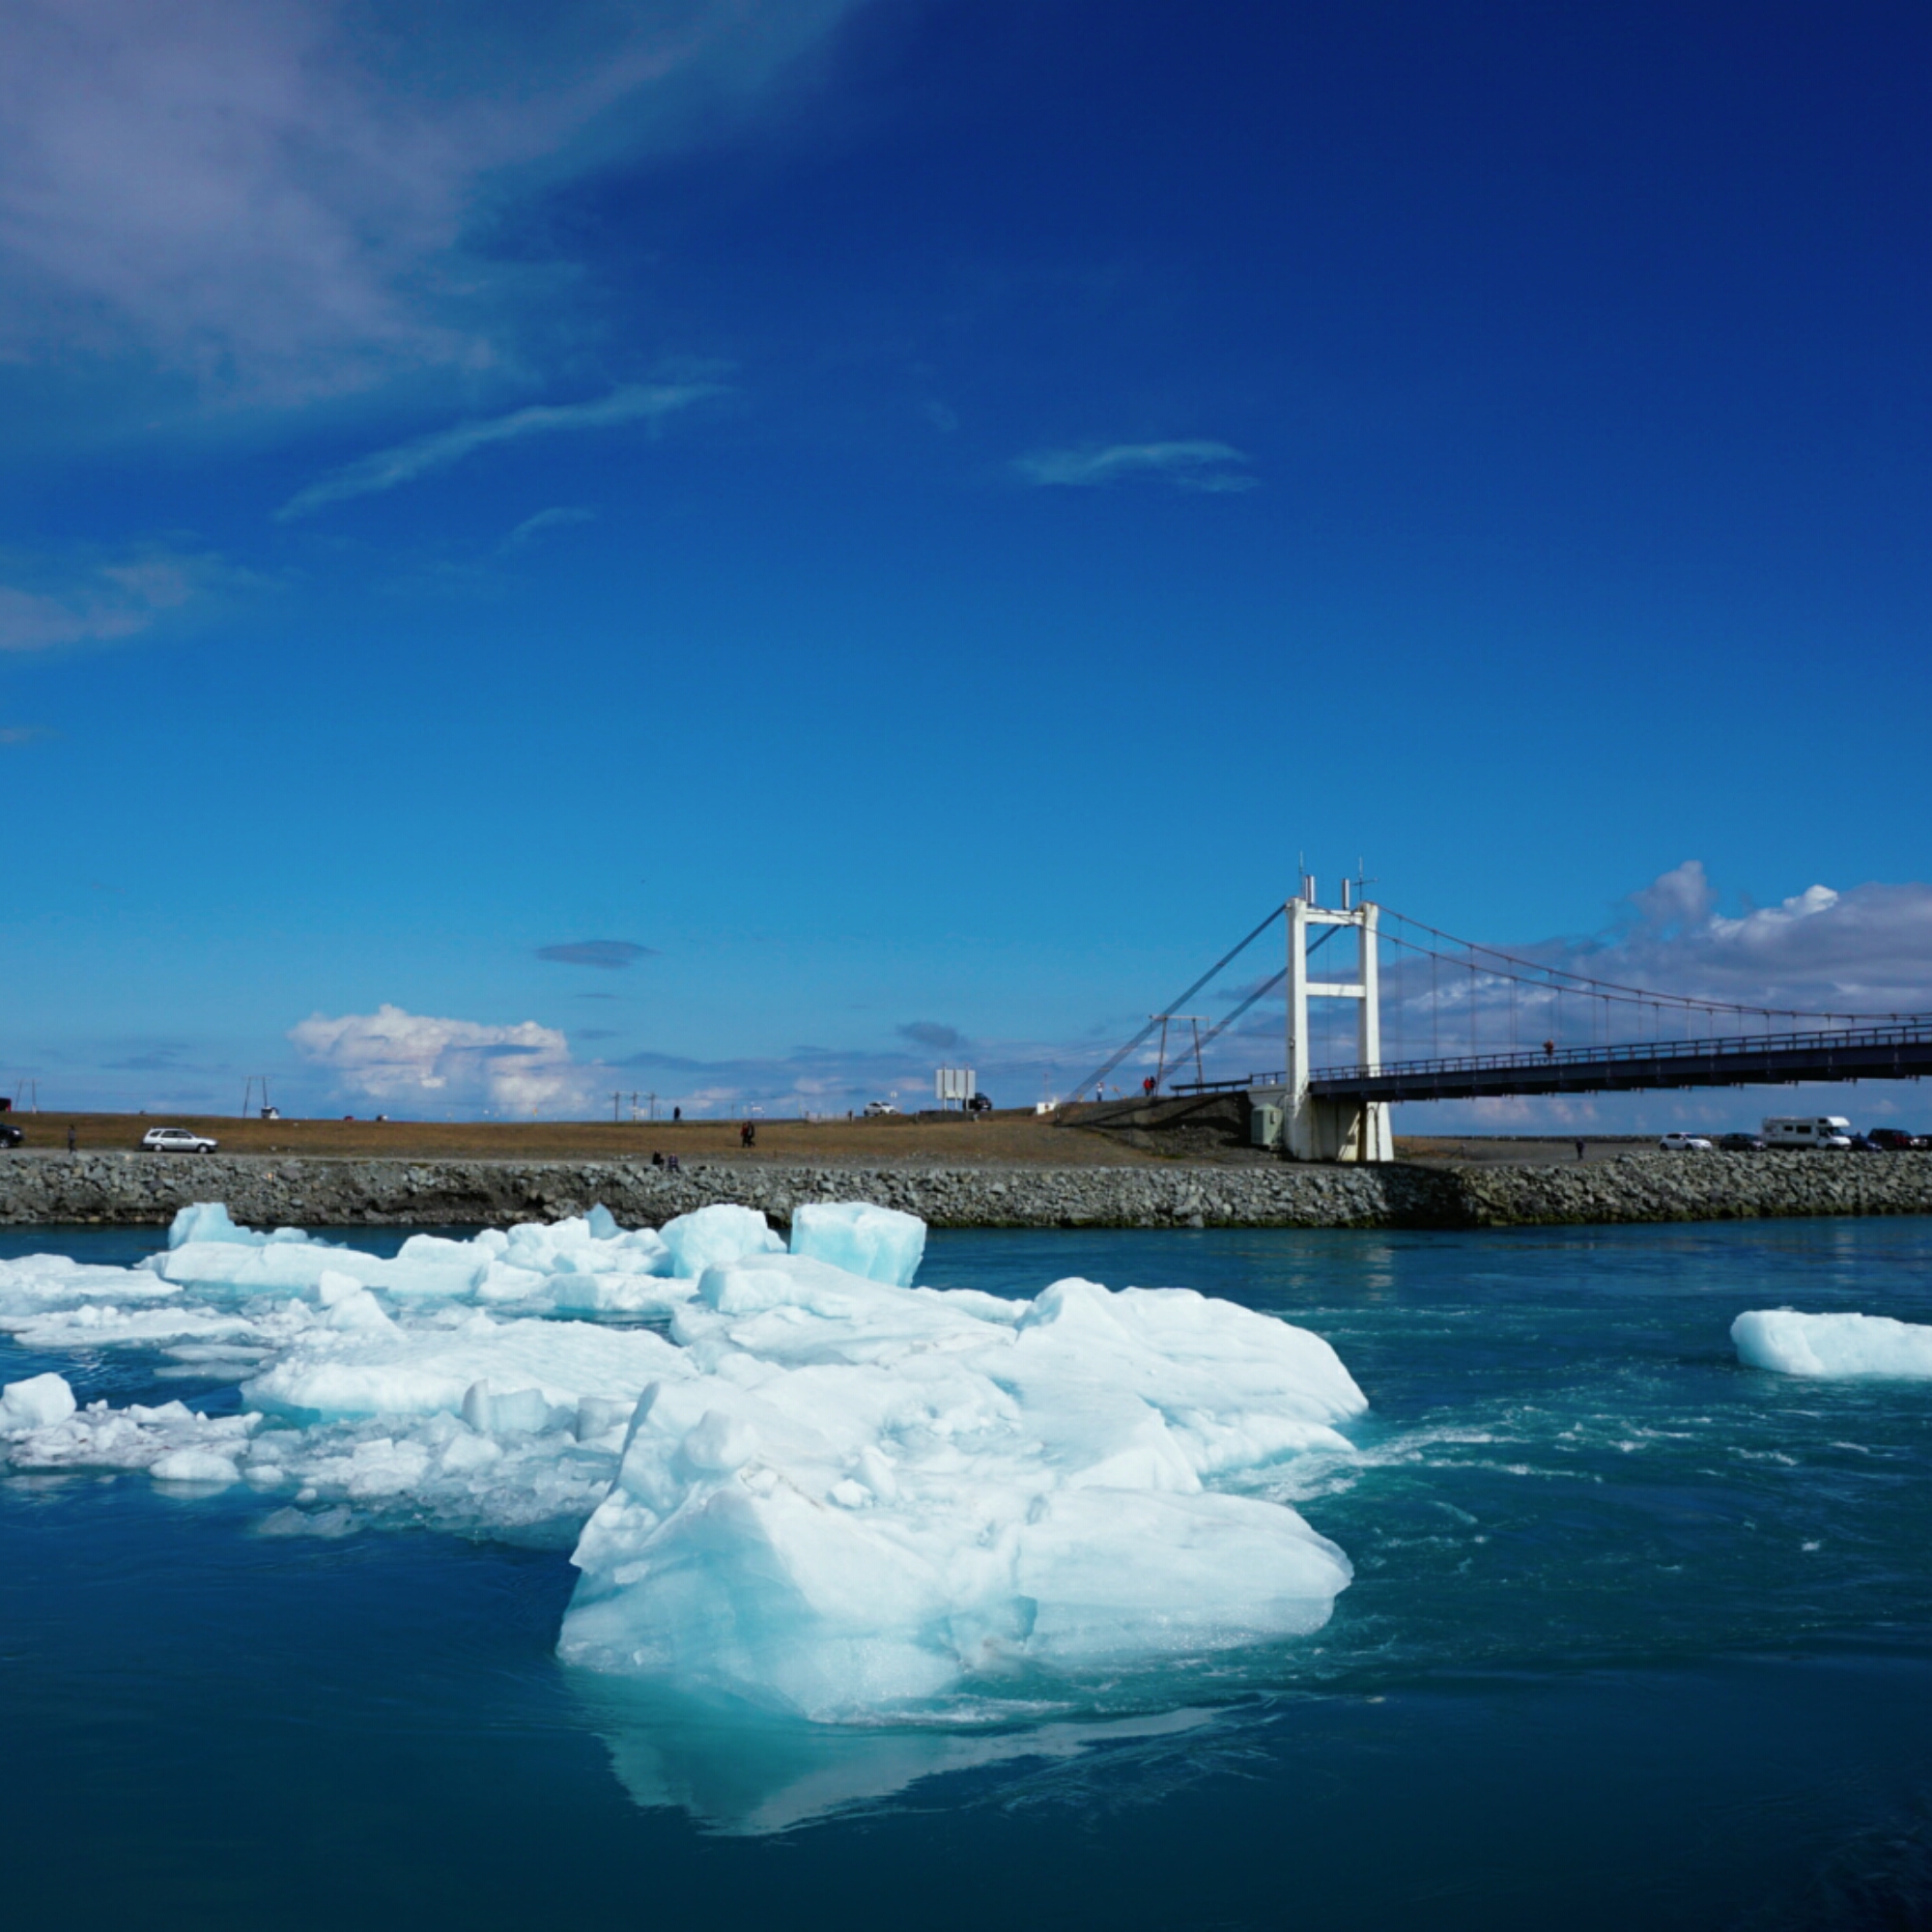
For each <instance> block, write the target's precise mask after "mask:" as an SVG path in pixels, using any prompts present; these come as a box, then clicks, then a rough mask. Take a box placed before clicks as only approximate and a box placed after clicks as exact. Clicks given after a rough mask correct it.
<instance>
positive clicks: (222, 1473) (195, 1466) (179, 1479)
mask: <svg viewBox="0 0 1932 1932" xmlns="http://www.w3.org/2000/svg"><path fill="white" fill-rule="evenodd" d="M148 1473H149V1475H151V1476H153V1477H154V1479H155V1480H156V1482H157V1483H220V1484H223V1485H226V1484H229V1483H239V1482H240V1481H241V1471H240V1470H239V1469H238V1468H236V1466H235V1464H234V1463H233V1462H231V1461H230V1460H229V1458H228V1457H226V1456H223V1455H220V1454H218V1453H217V1452H216V1451H214V1450H213V1449H171V1450H169V1451H168V1453H167V1454H166V1455H165V1456H162V1457H160V1458H159V1459H158V1460H157V1461H156V1462H154V1463H149V1465H148Z"/></svg>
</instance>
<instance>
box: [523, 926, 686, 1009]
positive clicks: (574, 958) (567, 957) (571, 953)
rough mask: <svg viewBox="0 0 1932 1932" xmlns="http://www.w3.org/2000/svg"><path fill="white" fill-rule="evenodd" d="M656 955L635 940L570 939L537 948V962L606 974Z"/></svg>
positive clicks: (651, 949) (651, 948) (652, 948)
mask: <svg viewBox="0 0 1932 1932" xmlns="http://www.w3.org/2000/svg"><path fill="white" fill-rule="evenodd" d="M657 956H658V955H657V950H656V948H655V947H650V946H639V944H638V942H637V941H636V940H635V939H573V940H570V941H567V942H566V943H564V944H562V945H558V946H539V947H538V948H537V957H538V958H539V959H548V960H551V961H552V962H553V963H554V964H555V965H558V966H601V967H603V968H604V969H605V970H606V971H607V972H609V971H614V970H615V969H617V968H618V967H623V966H630V965H634V964H635V963H636V962H637V961H638V960H639V959H655V958H656V957H657ZM583 997H585V998H594V997H597V996H596V995H584V996H583Z"/></svg>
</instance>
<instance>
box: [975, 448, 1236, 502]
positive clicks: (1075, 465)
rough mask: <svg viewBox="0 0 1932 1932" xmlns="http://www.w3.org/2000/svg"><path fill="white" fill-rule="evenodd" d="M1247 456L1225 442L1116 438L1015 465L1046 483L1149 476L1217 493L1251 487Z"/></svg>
mask: <svg viewBox="0 0 1932 1932" xmlns="http://www.w3.org/2000/svg"><path fill="white" fill-rule="evenodd" d="M1247 462H1248V458H1247V456H1246V455H1245V454H1244V453H1243V452H1242V451H1240V450H1238V449H1236V447H1235V446H1234V445H1233V444H1232V443H1227V442H1199V441H1197V442H1116V443H1111V444H1109V445H1108V446H1107V447H1106V448H1104V449H1042V450H1037V451H1036V452H1035V453H1034V454H1033V455H1031V456H1022V457H1019V458H1016V459H1015V461H1014V464H1013V468H1014V469H1017V470H1018V471H1019V472H1020V474H1021V475H1022V476H1024V477H1025V478H1026V479H1027V481H1028V482H1030V483H1037V484H1039V485H1041V486H1044V487H1059V488H1067V489H1093V488H1095V487H1097V486H1099V485H1101V484H1106V483H1118V482H1121V481H1122V480H1123V479H1125V478H1129V477H1135V476H1141V477H1153V478H1158V479H1159V480H1161V481H1163V482H1167V483H1171V484H1173V485H1174V487H1175V488H1176V489H1179V490H1198V491H1203V492H1207V493H1209V494H1219V493H1225V492H1229V491H1236V490H1252V489H1255V488H1256V487H1257V486H1258V485H1259V484H1260V481H1261V479H1260V478H1259V477H1258V476H1255V475H1253V474H1252V473H1251V472H1250V471H1249V470H1247V469H1244V468H1243V467H1242V466H1243V465H1245V464H1246V463H1247Z"/></svg>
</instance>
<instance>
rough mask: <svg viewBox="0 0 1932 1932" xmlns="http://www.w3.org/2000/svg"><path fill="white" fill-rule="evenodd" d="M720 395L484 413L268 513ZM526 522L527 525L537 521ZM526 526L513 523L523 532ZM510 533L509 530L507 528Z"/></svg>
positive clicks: (293, 514) (639, 392)
mask: <svg viewBox="0 0 1932 1932" xmlns="http://www.w3.org/2000/svg"><path fill="white" fill-rule="evenodd" d="M724 393H725V385H724V384H720V383H662V384H642V383H634V384H628V385H626V386H625V387H623V388H619V389H613V390H611V393H610V394H609V395H608V396H600V397H598V398H597V399H596V400H595V401H593V402H587V403H536V404H532V405H531V406H530V407H529V408H527V409H522V410H512V411H511V412H509V413H508V414H507V415H500V416H487V417H483V418H481V419H479V420H476V421H472V422H463V423H458V424H456V425H455V426H454V427H453V428H451V429H441V430H434V431H432V432H431V433H430V434H429V435H427V436H417V437H412V438H411V439H410V440H408V441H407V442H399V443H396V444H394V445H393V446H392V447H390V448H388V449H379V450H376V451H374V452H373V453H371V454H370V455H368V456H362V457H357V458H356V460H355V462H354V463H349V464H345V465H344V466H343V467H342V468H341V469H335V470H331V471H330V472H329V474H327V476H324V477H320V478H318V479H317V481H315V482H313V483H311V484H310V485H309V486H308V488H307V489H305V490H298V491H297V492H296V494H295V495H294V496H293V497H290V498H289V500H288V501H287V502H286V503H284V504H283V505H282V507H281V508H280V509H279V510H277V511H276V512H275V520H276V521H277V522H278V523H290V522H293V521H294V520H295V519H296V518H298V517H306V516H309V515H312V514H313V513H314V512H315V511H317V510H319V509H321V508H322V507H323V505H324V504H326V503H340V502H343V501H345V500H347V499H348V498H349V497H370V496H375V495H378V494H379V493H381V492H382V491H384V490H393V489H395V488H396V486H397V485H398V484H401V483H411V482H413V481H414V480H415V479H416V478H417V477H418V476H426V475H428V474H429V473H430V472H431V471H433V470H437V469H448V468H449V467H450V466H451V465H452V464H455V463H461V462H462V461H463V459H464V458H465V457H466V456H469V455H470V454H471V453H472V452H473V451H475V450H478V449H486V448H488V447H489V446H490V445H492V444H493V443H499V442H515V441H518V440H521V439H523V438H525V437H530V436H554V435H556V434H558V433H559V432H561V431H565V430H590V429H611V428H613V427H615V426H616V425H618V424H620V423H632V422H645V421H654V420H656V419H658V418H660V417H663V416H667V415H669V414H671V413H672V412H675V411H678V410H683V409H689V408H690V407H691V405H692V404H693V403H698V402H703V401H704V400H705V399H706V398H707V397H710V396H718V395H723V394H724ZM537 521H538V520H537V519H532V520H531V522H532V523H535V522H537ZM528 527H529V526H528V525H522V526H519V528H520V529H527V528H528ZM513 534H514V533H513Z"/></svg>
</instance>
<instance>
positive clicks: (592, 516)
mask: <svg viewBox="0 0 1932 1932" xmlns="http://www.w3.org/2000/svg"><path fill="white" fill-rule="evenodd" d="M596 521H597V512H596V511H595V510H585V509H581V508H579V507H578V506H577V505H576V504H574V503H559V504H557V505H556V506H555V507H554V508H553V509H549V510H539V511H538V512H537V513H536V515H535V516H533V517H526V518H525V519H524V521H523V522H522V523H521V524H519V525H518V526H517V527H516V528H515V529H513V530H512V531H511V532H510V534H509V535H508V536H506V537H505V538H504V539H503V545H502V547H503V549H505V550H506V551H507V550H522V549H523V547H524V546H525V545H526V543H528V542H529V541H530V539H531V538H532V537H537V536H541V535H542V534H543V533H544V531H545V530H560V529H566V528H568V527H569V526H571V525H572V524H594V523H595V522H596Z"/></svg>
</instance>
